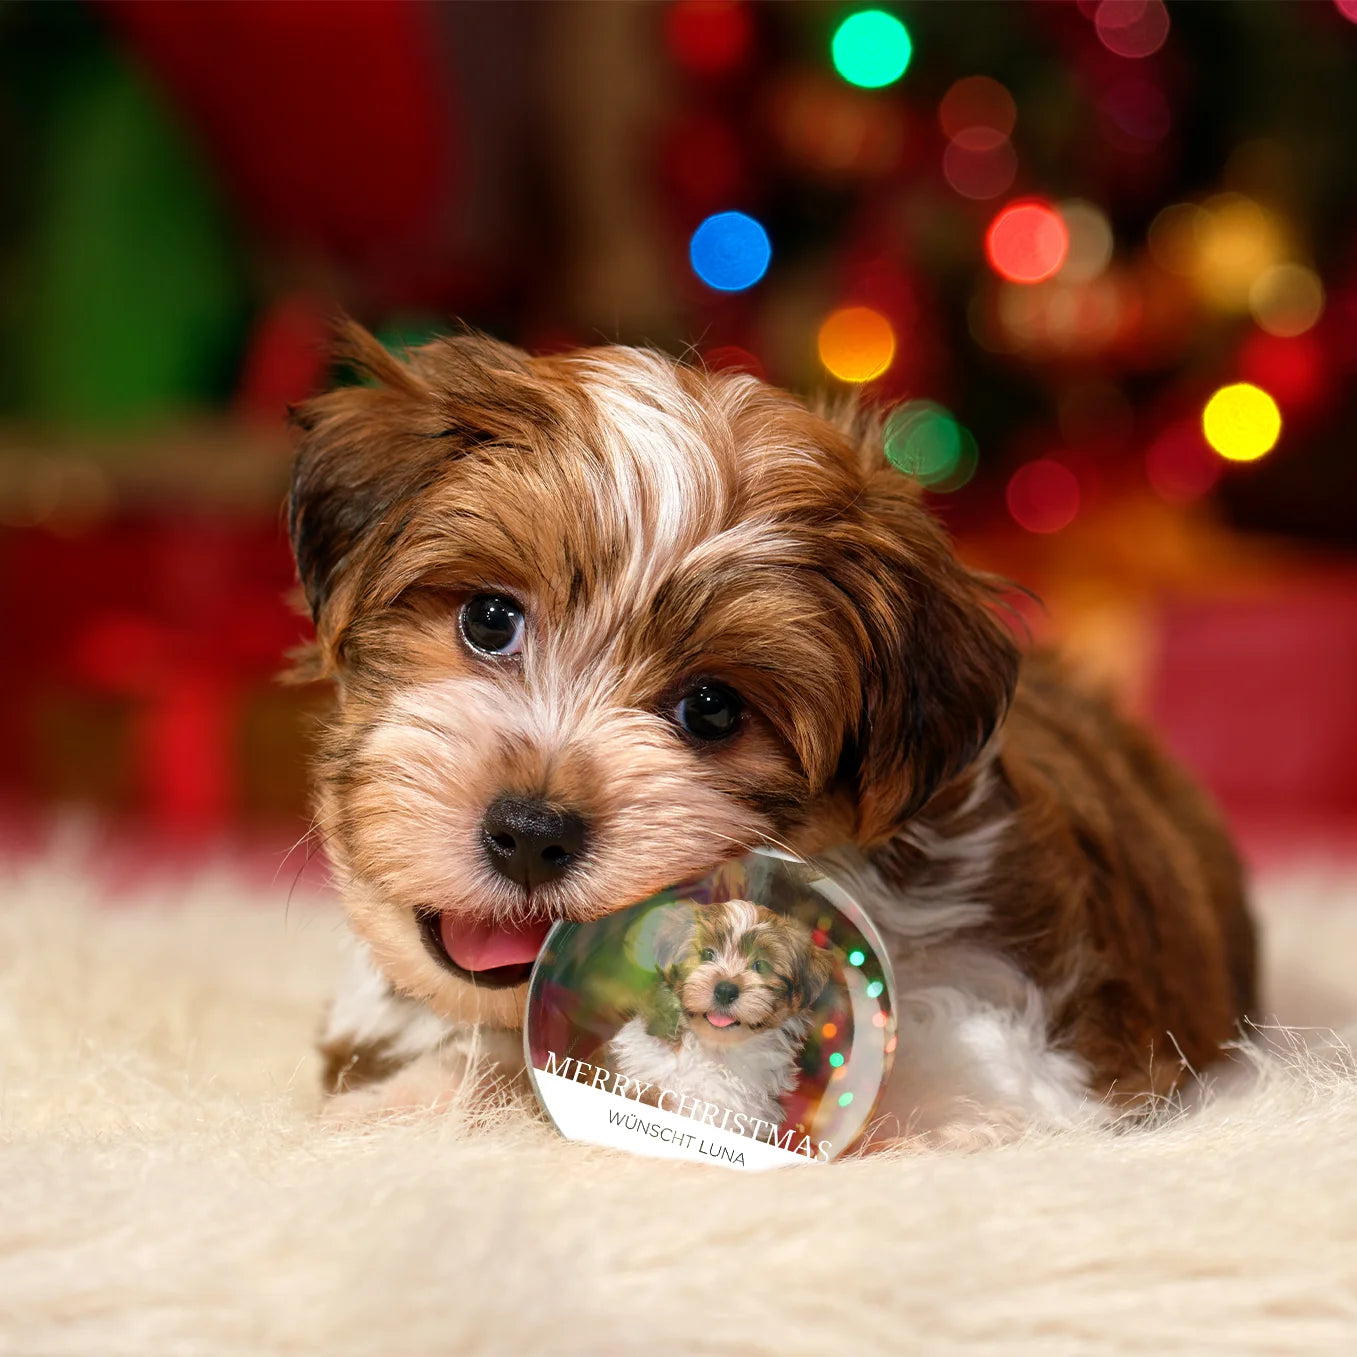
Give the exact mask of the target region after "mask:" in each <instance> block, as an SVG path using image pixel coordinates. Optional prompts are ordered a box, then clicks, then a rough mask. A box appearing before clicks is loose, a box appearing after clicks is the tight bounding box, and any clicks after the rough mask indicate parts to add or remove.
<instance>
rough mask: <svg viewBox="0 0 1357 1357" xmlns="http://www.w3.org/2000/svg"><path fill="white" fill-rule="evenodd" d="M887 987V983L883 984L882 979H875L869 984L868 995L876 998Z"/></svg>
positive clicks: (870, 997)
mask: <svg viewBox="0 0 1357 1357" xmlns="http://www.w3.org/2000/svg"><path fill="white" fill-rule="evenodd" d="M885 988H886V987H885V985H883V984H882V983H881V981H880V980H873V981H872V983H871V984H870V985H868V986H867V997H868V998H869V999H875V998H876V996H877V995H878V994H880V993H881V991H882V990H883V989H885Z"/></svg>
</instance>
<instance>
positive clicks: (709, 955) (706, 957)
mask: <svg viewBox="0 0 1357 1357" xmlns="http://www.w3.org/2000/svg"><path fill="white" fill-rule="evenodd" d="M702 960H703V961H715V960H716V953H715V952H714V951H713V950H712V949H711V948H710V947H704V948H703V949H702Z"/></svg>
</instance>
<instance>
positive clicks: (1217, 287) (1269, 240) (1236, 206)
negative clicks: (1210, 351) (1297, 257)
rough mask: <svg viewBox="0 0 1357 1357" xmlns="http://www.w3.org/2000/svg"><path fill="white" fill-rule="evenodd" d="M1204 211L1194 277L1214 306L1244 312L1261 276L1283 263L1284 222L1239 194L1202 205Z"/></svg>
mask: <svg viewBox="0 0 1357 1357" xmlns="http://www.w3.org/2000/svg"><path fill="white" fill-rule="evenodd" d="M1203 211H1204V215H1203V216H1201V217H1198V218H1196V233H1195V234H1196V258H1195V261H1194V264H1193V268H1192V276H1193V279H1194V281H1195V282H1196V284H1197V288H1198V290H1199V291H1200V292H1201V294H1202V295H1203V296H1204V297H1205V298H1206V300H1207V301H1208V302H1210V303H1211V304H1212V305H1213V306H1216V307H1219V308H1220V309H1221V310H1223V311H1246V310H1247V309H1248V306H1249V293H1250V291H1251V290H1252V288H1253V285H1254V283H1255V282H1256V281H1257V280H1258V278H1259V276H1260V275H1261V274H1263V273H1265V272H1266V271H1267V270H1268V269H1270V268H1272V267H1273V265H1275V264H1278V263H1280V262H1281V261H1282V257H1283V255H1284V253H1285V244H1284V241H1283V237H1282V228H1281V223H1280V222H1279V221H1278V220H1277V218H1276V217H1275V216H1274V215H1273V214H1272V213H1271V212H1269V211H1268V210H1267V209H1266V208H1264V207H1262V206H1261V205H1260V204H1258V203H1256V202H1254V201H1253V199H1252V198H1246V197H1244V195H1243V194H1239V193H1222V194H1218V195H1217V196H1216V197H1214V198H1210V199H1208V200H1207V201H1206V203H1205V204H1203Z"/></svg>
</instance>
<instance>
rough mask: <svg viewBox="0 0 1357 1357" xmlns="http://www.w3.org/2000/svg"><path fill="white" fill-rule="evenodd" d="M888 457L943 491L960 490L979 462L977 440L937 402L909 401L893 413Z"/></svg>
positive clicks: (888, 429) (887, 430)
mask: <svg viewBox="0 0 1357 1357" xmlns="http://www.w3.org/2000/svg"><path fill="white" fill-rule="evenodd" d="M885 449H886V459H887V461H889V462H890V464H891V465H892V466H893V467H895V468H896V469H897V470H899V471H903V472H904V473H905V474H906V475H907V476H913V477H914V478H915V479H916V480H918V481H919V482H920V483H921V484H922V485H924V486H926V487H927V488H928V489H929V490H933V491H936V492H938V493H941V494H947V493H950V492H951V491H953V490H959V489H960V488H961V487H962V486H963V485H965V484H966V483H967V482H968V481H969V480H970V479H971V477H972V476H973V475H975V468H976V465H977V463H978V461H979V456H978V452H977V449H976V446H975V439H974V438H972V437H971V434H970V431H969V430H968V429H965V428H963V427H962V426H961V425H960V424H959V423H957V421H956V420H955V419H954V418H953V417H952V415H951V414H950V413H949V412H948V411H947V410H945V409H943V407H942V406H941V405H938V404H936V403H935V402H934V401H927V400H916V401H906V402H905V403H904V404H903V405H901V406H899V407H897V408H896V409H895V410H894V411H892V412H891V415H890V418H889V419H887V421H886V428H885Z"/></svg>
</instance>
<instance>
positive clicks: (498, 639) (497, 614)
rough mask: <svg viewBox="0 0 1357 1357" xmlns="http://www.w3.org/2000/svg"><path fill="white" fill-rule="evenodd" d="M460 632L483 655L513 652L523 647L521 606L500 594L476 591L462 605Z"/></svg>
mask: <svg viewBox="0 0 1357 1357" xmlns="http://www.w3.org/2000/svg"><path fill="white" fill-rule="evenodd" d="M460 621H461V625H462V635H463V636H464V637H466V643H467V645H469V646H470V647H471V648H472V649H473V650H479V651H482V652H483V653H484V654H486V655H515V654H517V653H518V652H519V651H520V650H522V649H523V609H522V608H520V607H519V606H518V604H517V603H515V602H514V600H513V599H511V598H505V596H504V595H503V594H477V595H476V596H475V597H474V598H469V599H467V601H466V602H465V603H464V604H462V612H461V617H460Z"/></svg>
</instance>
